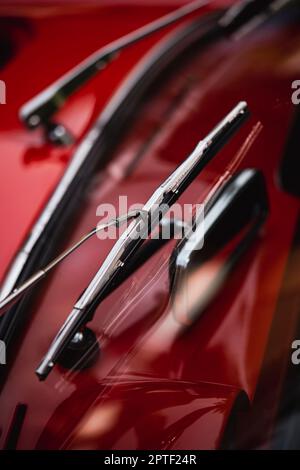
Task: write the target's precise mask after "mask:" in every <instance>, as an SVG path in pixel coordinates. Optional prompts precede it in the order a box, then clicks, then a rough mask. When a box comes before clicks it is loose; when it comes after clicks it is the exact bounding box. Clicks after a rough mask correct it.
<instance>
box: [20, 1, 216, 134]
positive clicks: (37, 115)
mask: <svg viewBox="0 0 300 470" xmlns="http://www.w3.org/2000/svg"><path fill="white" fill-rule="evenodd" d="M210 2H211V0H195V1H193V2H191V3H189V4H187V5H184V6H183V7H181V8H178V9H177V10H175V11H174V12H171V13H169V14H167V15H164V16H163V17H161V18H159V19H157V20H155V21H152V22H151V23H149V24H147V25H145V26H142V27H141V28H139V29H137V30H135V31H133V32H132V33H129V34H126V35H125V36H123V37H121V38H120V39H117V40H116V41H113V42H112V43H110V44H108V45H107V46H104V47H103V48H101V49H100V50H99V51H97V52H95V53H94V54H92V55H91V56H89V57H88V58H87V59H85V60H84V61H83V62H81V63H80V64H79V65H77V66H76V67H74V68H73V69H72V70H70V72H68V73H66V74H65V75H63V76H62V77H61V78H60V79H58V80H57V81H56V82H54V83H53V84H52V85H50V86H49V87H47V88H46V89H45V90H43V91H42V92H41V93H39V94H38V95H36V96H35V97H34V98H32V99H31V100H30V101H28V103H26V104H24V105H23V106H22V108H21V110H20V117H21V119H22V121H23V122H24V123H25V124H26V125H27V127H28V128H30V129H34V128H36V127H38V126H39V125H41V124H43V125H45V126H48V125H49V124H50V122H49V121H50V119H51V117H52V115H53V114H54V113H55V112H56V111H58V110H59V109H60V108H61V107H62V106H63V104H64V102H65V101H66V100H67V99H68V97H69V96H70V95H71V94H72V93H74V92H75V91H76V90H78V89H79V88H80V87H81V86H82V85H83V84H84V83H86V82H87V81H88V80H89V79H90V78H91V77H93V76H94V75H95V74H96V73H98V72H99V71H100V70H102V69H104V68H105V67H106V66H107V65H108V64H109V62H111V61H112V60H113V59H114V58H115V57H116V55H117V54H118V53H119V52H121V51H122V50H123V49H125V48H127V47H129V46H131V45H132V44H134V43H136V42H138V41H141V40H142V39H144V38H146V37H147V36H150V35H151V34H153V33H155V32H157V31H160V30H162V29H163V28H166V27H167V26H170V25H171V24H173V23H175V22H177V21H179V20H180V19H182V18H184V17H186V16H188V15H189V14H191V13H193V12H195V11H197V10H199V9H201V8H203V7H204V6H206V5H207V4H209V3H210Z"/></svg>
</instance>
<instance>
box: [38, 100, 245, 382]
mask: <svg viewBox="0 0 300 470" xmlns="http://www.w3.org/2000/svg"><path fill="white" fill-rule="evenodd" d="M248 114H249V113H248V107H247V104H246V103H245V102H241V103H239V104H238V105H237V106H236V107H235V108H234V109H233V110H232V111H231V112H230V113H229V114H228V115H227V116H226V117H225V118H224V119H223V120H222V121H221V122H220V123H219V124H218V125H217V127H215V128H214V129H213V130H212V132H211V133H210V134H209V135H208V136H207V137H206V138H205V139H204V140H201V141H200V142H199V144H198V145H197V146H196V148H195V150H194V151H193V152H192V153H191V155H190V156H189V157H188V158H187V159H186V160H185V161H184V162H183V163H182V164H181V165H180V166H179V167H178V168H177V169H176V170H175V171H174V172H173V173H172V174H171V175H170V176H169V177H168V178H167V179H166V180H165V181H164V182H163V183H162V184H161V185H160V186H159V187H158V188H157V189H156V190H155V191H154V193H153V194H152V196H151V197H150V198H149V200H148V201H147V202H146V204H145V205H144V206H143V208H142V209H141V210H140V211H139V216H138V217H137V218H136V219H135V220H134V221H133V222H131V224H130V225H129V227H128V228H127V229H126V230H125V231H124V233H123V234H122V235H121V236H120V238H119V240H118V241H117V242H116V243H115V245H114V247H113V248H112V250H111V251H110V253H109V254H108V256H107V258H106V259H105V261H104V263H103V264H102V266H101V267H100V269H99V270H98V272H97V273H96V275H95V276H94V278H93V279H92V281H91V282H90V284H89V285H88V287H87V288H86V289H85V291H84V292H83V294H82V295H81V296H80V298H79V299H78V301H77V302H76V303H75V305H74V307H73V310H72V312H71V313H70V315H69V316H68V318H67V320H66V321H65V323H64V324H63V326H62V327H61V329H60V330H59V332H58V334H57V336H56V337H55V339H54V341H53V342H52V344H51V346H50V348H49V350H48V352H47V354H46V355H45V357H44V359H43V360H42V362H41V364H40V365H39V367H38V368H37V370H36V374H37V375H38V377H39V379H40V380H44V379H45V378H46V377H47V376H48V374H49V373H50V371H51V370H52V368H53V367H54V365H55V363H56V362H57V361H58V359H59V357H60V356H61V354H62V352H63V351H64V349H65V348H66V347H67V346H68V344H69V343H70V341H71V340H72V339H73V338H74V337H75V336H76V334H78V333H79V332H80V331H82V329H83V328H84V327H85V325H86V323H87V322H88V321H91V319H92V318H93V314H94V312H95V310H96V308H97V307H98V305H99V303H100V302H101V300H102V299H103V298H105V296H106V295H107V292H110V291H111V287H112V285H113V284H114V281H115V280H116V279H117V278H118V275H120V274H121V273H122V269H123V268H124V267H126V264H127V262H128V261H129V260H130V259H131V257H132V256H133V255H134V254H135V253H136V252H137V250H138V249H139V248H140V247H141V245H142V244H143V242H144V241H145V240H146V239H147V237H148V236H149V234H150V233H151V232H153V230H154V229H155V228H156V227H157V225H158V224H159V221H160V220H161V218H162V217H163V216H164V215H165V214H166V213H167V212H168V210H169V209H170V207H171V206H172V205H173V204H174V203H175V202H176V201H177V200H178V198H179V197H180V196H181V195H182V193H183V192H184V191H185V189H186V188H187V187H188V186H189V185H190V184H191V183H192V182H193V181H194V180H195V178H196V177H197V176H198V175H199V173H200V172H201V170H202V169H203V168H204V167H205V166H206V165H207V164H208V162H209V161H210V160H211V159H212V158H213V157H214V156H215V155H216V154H217V152H218V151H219V149H220V148H222V147H223V146H224V145H225V143H226V142H227V141H228V140H229V139H230V137H231V136H232V135H233V134H234V133H235V132H236V131H237V129H238V128H239V127H240V126H241V124H242V123H243V122H244V121H245V119H246V118H247V117H248Z"/></svg>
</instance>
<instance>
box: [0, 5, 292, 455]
mask: <svg viewBox="0 0 300 470" xmlns="http://www.w3.org/2000/svg"><path fill="white" fill-rule="evenodd" d="M111 3H112V2H109V4H104V6H101V7H99V6H97V7H95V9H93V10H92V11H89V9H88V8H87V9H86V11H85V12H81V13H80V14H79V13H78V12H77V11H76V9H74V11H73V10H72V8H71V7H68V9H67V7H66V6H65V5H63V6H62V7H61V8H60V9H58V12H57V13H56V11H52V10H51V9H50V10H49V12H48V11H47V13H45V14H44V15H41V14H40V12H39V13H38V14H35V10H34V9H33V10H30V9H28V21H29V22H30V24H31V28H32V33H31V37H30V38H29V39H28V43H27V45H26V47H25V46H24V48H23V49H22V50H21V51H20V52H19V54H18V55H17V56H16V57H15V58H14V59H13V60H12V61H11V62H10V64H9V65H8V66H7V67H6V68H5V69H4V70H3V72H2V73H1V78H2V79H4V80H5V81H6V82H7V86H8V104H7V105H6V107H0V113H1V127H0V148H1V159H0V177H1V185H0V201H1V206H0V210H1V220H3V221H5V224H3V225H2V227H1V228H2V230H1V240H0V246H1V253H0V254H1V259H0V269H1V275H2V276H3V274H4V272H5V269H6V268H7V266H8V263H9V261H10V260H11V259H12V258H13V256H14V253H15V252H16V250H17V248H18V247H19V246H20V244H21V242H22V240H23V238H24V236H25V235H26V233H28V230H29V229H30V227H31V226H32V224H33V222H34V220H35V218H36V217H37V215H38V214H39V212H40V210H41V208H42V207H43V204H44V203H45V202H46V201H47V199H48V197H49V194H50V193H51V191H52V190H53V188H54V187H55V184H56V183H57V181H58V179H59V178H60V176H61V175H62V174H63V171H64V169H65V167H66V164H67V162H68V161H69V159H70V158H71V155H72V152H73V150H74V148H75V146H74V148H72V149H71V148H70V149H53V148H52V147H51V146H50V145H46V144H44V143H43V140H42V136H41V135H40V134H39V133H38V132H36V133H29V132H28V131H26V130H25V129H24V128H23V127H22V125H21V124H20V123H19V121H18V118H17V110H18V108H19V106H20V105H21V104H23V102H24V101H26V100H28V99H29V98H30V97H31V96H32V95H34V94H35V93H36V92H38V91H40V90H41V89H42V88H43V87H45V86H46V85H48V84H49V83H51V82H52V81H53V80H54V79H56V78H57V77H58V76H60V75H61V74H62V73H64V72H65V71H67V70H68V69H69V68H70V67H72V66H74V65H75V64H76V63H77V62H79V61H80V60H81V59H83V58H84V57H85V56H86V55H88V54H89V53H91V52H93V51H94V50H96V49H97V48H99V47H101V46H102V45H104V44H106V43H107V42H109V41H111V40H112V39H114V38H116V37H118V36H120V35H121V34H124V33H126V32H127V31H130V30H132V29H134V28H136V27H138V26H140V25H142V24H145V23H146V22H148V21H150V20H152V19H154V18H155V17H157V16H159V15H161V14H163V13H165V12H166V11H167V9H166V8H164V7H162V6H157V5H156V4H155V3H154V4H153V3H151V2H150V3H149V6H147V7H146V6H144V5H141V2H139V4H140V5H139V7H137V5H136V3H135V2H132V3H130V4H128V5H127V4H124V7H122V8H121V7H120V8H118V9H117V10H116V9H115V8H114V6H110V4H111ZM1 8H2V7H1ZM1 8H0V12H1ZM64 9H65V10H64ZM45 11H46V10H45ZM133 12H135V13H134V14H133ZM99 28H100V30H101V34H99ZM162 36H163V34H162V33H161V34H159V35H156V36H155V38H151V39H148V40H147V41H145V42H143V43H142V44H139V45H136V46H134V47H133V48H132V49H129V50H128V51H126V52H124V54H122V56H121V57H120V59H118V60H117V61H116V62H114V63H113V64H112V65H111V66H110V67H109V68H108V69H107V70H105V72H104V73H103V74H101V76H100V75H99V76H98V77H97V78H95V79H93V80H92V81H91V82H90V83H89V84H88V85H87V86H85V87H84V88H83V89H82V90H81V91H80V92H78V93H77V94H76V96H74V97H73V98H72V99H71V100H70V102H69V103H68V105H67V106H66V107H65V108H64V110H63V111H62V112H61V113H60V116H59V117H60V119H61V120H62V121H63V122H64V123H66V124H67V125H68V126H69V127H70V128H71V129H72V131H73V132H74V133H75V134H76V136H77V138H78V140H80V138H81V137H82V136H83V135H84V133H85V131H86V130H87V129H88V127H89V126H90V125H91V124H92V122H93V120H94V119H95V117H96V116H97V115H98V114H99V112H100V111H101V109H102V108H103V106H104V105H105V103H106V102H107V100H108V99H109V97H110V96H111V95H112V93H113V91H114V90H115V89H116V88H117V86H118V84H120V82H121V80H122V79H123V78H124V77H126V75H127V73H128V72H129V71H130V70H131V68H132V66H133V65H134V64H136V63H137V61H138V60H139V59H140V58H142V57H143V55H144V54H145V52H146V51H147V50H149V48H150V47H151V46H152V45H153V44H154V43H155V42H156V41H157V40H158V39H159V38H161V37H162ZM78 37H80V40H78ZM250 38H251V39H249V38H247V37H246V38H245V39H244V40H243V41H242V43H235V42H229V41H224V42H220V43H217V44H215V45H214V46H212V47H211V48H210V49H209V50H207V51H206V52H204V53H196V54H195V55H194V57H193V58H192V59H191V60H190V61H189V63H188V64H187V65H186V66H185V67H184V68H183V69H180V71H178V73H176V75H174V76H171V77H170V78H169V80H168V81H167V82H166V83H162V85H161V87H160V88H158V89H157V93H156V95H155V96H154V97H152V98H151V100H150V101H149V102H147V103H146V104H145V107H144V108H143V110H142V113H141V114H140V115H139V116H138V117H137V120H136V122H135V124H134V125H133V126H131V127H130V129H128V133H127V136H126V138H125V139H124V140H123V141H122V142H120V145H119V146H118V148H117V150H116V152H115V153H114V154H113V155H111V163H110V165H109V166H108V168H107V169H106V170H105V171H104V172H103V174H101V175H99V178H97V180H96V184H95V186H94V187H93V190H92V191H91V192H90V194H89V198H88V200H87V203H86V207H85V208H84V211H82V212H81V214H79V216H78V219H77V222H76V226H75V227H73V228H72V237H69V239H66V240H65V244H66V246H69V245H70V244H72V242H75V241H76V240H77V239H78V238H79V237H80V236H81V235H82V234H83V233H85V232H87V231H88V230H89V229H90V227H92V226H94V225H95V223H97V222H98V221H99V219H98V218H97V216H96V208H97V206H98V205H99V204H101V203H112V204H116V202H117V200H118V196H119V195H127V196H128V200H129V203H130V204H131V203H132V204H133V203H143V202H145V201H146V200H147V197H148V196H149V195H150V194H151V193H152V191H153V189H154V188H155V187H156V186H158V185H159V184H160V182H161V181H163V179H164V178H165V177H166V176H167V175H168V174H169V173H170V172H171V171H172V170H173V169H174V168H175V167H176V166H177V165H178V164H179V163H180V162H181V161H182V160H183V159H184V158H185V156H186V155H187V154H188V153H189V152H190V151H191V150H192V149H193V147H194V146H195V145H196V143H197V142H198V141H199V139H200V138H201V137H203V136H205V135H206V134H207V132H208V131H209V130H210V129H211V128H212V127H213V126H214V125H215V124H216V123H217V122H218V121H219V120H220V119H221V118H222V117H223V116H224V115H225V114H226V113H227V112H228V111H229V110H230V109H231V108H232V107H233V106H234V105H235V104H236V103H237V102H238V101H240V100H246V101H247V102H248V105H249V108H250V110H251V118H250V119H249V120H248V121H247V123H246V124H245V125H244V126H243V128H242V130H241V131H240V132H239V133H238V135H237V136H235V137H234V138H233V139H232V141H231V142H230V144H228V145H227V146H226V147H225V148H224V149H223V150H222V151H221V152H220V153H219V154H218V156H217V158H215V159H214V160H213V162H211V164H210V165H209V166H208V167H207V169H205V171H204V172H203V173H202V174H201V176H200V177H199V178H197V180H196V181H195V182H194V183H193V185H192V186H191V187H190V188H189V190H188V191H187V192H186V194H185V195H184V197H182V199H181V200H180V202H188V203H201V202H203V200H204V199H205V197H206V196H207V194H208V193H209V191H210V190H211V189H212V188H213V186H214V184H215V183H216V182H217V181H218V180H219V178H220V177H221V176H222V175H223V174H224V171H225V170H226V169H227V168H228V167H229V166H230V165H231V164H232V162H233V161H234V160H235V159H237V158H238V156H239V155H242V158H241V159H239V158H238V161H239V162H240V163H239V164H238V166H237V168H236V169H243V168H259V169H261V170H262V171H263V173H264V175H265V178H266V183H267V189H268V194H269V198H270V216H269V218H268V221H267V224H266V226H265V228H264V230H263V232H262V234H261V236H260V238H259V239H258V240H257V242H256V243H255V244H254V245H253V246H252V247H251V249H250V250H249V251H248V253H247V254H246V256H244V258H243V259H242V261H241V262H240V264H239V267H238V270H236V272H235V273H234V274H233V275H232V277H231V279H230V280H229V282H228V283H227V285H226V287H225V290H224V291H222V295H220V296H219V297H218V298H217V299H216V300H215V302H214V303H213V304H212V305H211V307H210V308H209V310H208V311H207V312H206V313H205V315H204V316H203V317H202V318H201V319H200V321H199V322H198V323H197V324H196V325H195V326H194V328H193V329H192V330H191V331H190V332H189V333H188V334H185V335H178V333H180V330H181V327H180V325H179V324H178V323H177V322H176V321H175V319H174V317H173V315H172V309H171V306H170V304H169V282H168V259H169V257H170V253H171V250H172V246H173V244H172V243H170V245H168V246H167V247H166V248H164V250H163V251H162V252H160V253H159V254H158V255H156V256H155V257H154V258H153V259H151V261H149V262H148V263H147V264H146V265H145V266H144V267H143V268H141V269H140V270H139V271H138V272H137V273H136V274H135V275H134V276H133V277H132V278H130V279H129V280H128V281H127V282H126V283H124V284H123V285H122V286H121V287H119V288H118V290H117V291H116V292H114V293H113V294H112V295H111V296H110V297H109V298H108V299H106V300H105V301H104V302H103V303H102V304H101V305H100V306H99V308H98V310H97V313H96V315H95V318H94V320H93V322H92V323H91V327H92V328H93V330H94V331H95V332H96V333H97V336H98V337H99V341H100V344H101V347H102V355H101V358H100V360H99V361H98V363H97V364H96V365H95V366H94V367H93V368H91V369H89V370H87V371H85V372H77V373H74V372H73V373H71V372H68V371H65V370H63V369H62V368H60V367H56V368H55V369H54V371H53V372H52V374H51V375H50V377H49V378H48V380H47V381H46V382H45V383H40V382H38V380H37V378H36V377H35V375H34V370H35V368H36V366H37V365H38V363H39V362H40V359H41V358H42V356H43V355H44V353H45V352H46V350H47V348H48V346H49V344H50V342H51V340H52V339H53V337H54V336H55V334H56V332H57V330H58V328H59V327H60V326H61V324H62V323H63V321H64V320H65V318H66V316H67V314H68V313H69V312H70V310H71V308H72V304H73V303H74V301H75V300H76V299H77V298H78V295H79V293H81V292H82V290H83V289H84V287H85V286H86V285H87V283H88V282H89V281H90V279H91V277H92V276H93V275H94V273H95V272H96V270H97V269H98V267H99V266H100V264H101V262H102V261H103V260H104V259H105V257H106V255H107V253H108V251H109V249H110V248H111V247H112V245H113V241H112V240H105V241H99V240H98V239H97V238H95V239H94V240H91V241H90V242H88V243H87V244H86V245H85V246H84V247H82V248H81V249H80V250H79V251H78V252H77V253H75V254H74V255H72V257H70V258H69V259H68V260H66V261H65V262H64V263H63V264H62V265H61V266H60V267H59V268H58V269H56V271H55V273H54V274H53V275H52V276H51V277H50V278H49V280H47V282H46V283H45V285H44V288H43V292H42V295H40V297H39V300H38V301H37V302H36V304H35V305H34V307H33V311H32V321H31V323H30V324H29V325H28V327H27V328H26V331H24V335H23V339H22V342H21V344H20V346H19V349H18V351H17V353H16V359H15V361H14V364H13V366H12V367H11V369H10V373H9V377H8V379H7V381H6V384H5V386H4V388H3V390H2V392H1V399H0V400H1V403H0V406H1V413H0V417H1V418H0V429H1V430H2V434H1V435H0V443H1V445H2V446H3V444H4V441H5V438H6V435H7V431H8V429H9V425H10V422H11V419H12V416H13V413H14V409H15V407H16V405H17V404H18V403H20V402H22V403H26V404H27V405H28V413H27V415H26V419H25V422H24V426H23V429H22V431H21V434H20V438H19V443H18V448H20V449H31V448H76V449H77V448H87V449H91V448H125V449H128V448H163V449H165V448H173V449H179V448H183V449H186V448H193V449H196V448H216V447H218V445H219V444H220V441H221V438H222V435H223V431H224V428H225V425H226V420H227V418H228V416H229V414H230V411H231V408H232V406H233V403H234V401H235V399H236V398H237V396H238V394H239V392H240V391H243V392H245V393H246V395H247V396H248V398H249V400H250V402H251V401H252V399H253V396H254V393H255V390H256V386H257V381H258V378H259V374H260V371H261V366H262V361H263V358H264V354H265V350H266V345H267V341H268V335H269V330H270V326H271V324H272V319H273V315H274V311H275V307H276V302H277V300H278V293H279V289H280V285H281V282H282V276H283V273H284V268H285V263H286V259H287V255H288V252H289V249H290V245H291V240H292V237H293V233H294V229H295V222H296V218H297V215H298V210H299V203H298V202H297V201H296V200H295V199H293V198H292V197H290V196H288V195H286V194H284V193H283V192H282V191H281V190H280V188H279V187H278V184H277V181H276V174H277V169H278V165H279V162H280V159H281V156H282V151H283V148H284V144H285V140H286V135H287V131H288V128H289V124H290V121H291V116H292V111H293V107H292V104H291V99H290V94H291V91H290V84H291V81H292V80H294V79H296V78H297V76H296V75H297V70H296V69H295V68H293V64H294V61H293V58H294V54H296V49H297V44H299V40H300V36H299V32H297V31H296V30H290V29H289V28H279V27H274V28H267V29H266V30H265V32H264V33H263V34H261V35H254V36H250ZM33 58H34V60H33ZM29 63H30V64H31V66H30V67H29V66H28V64H29ZM188 77H189V78H188ZM191 77H192V78H191ZM187 80H188V82H189V83H190V85H189V86H188V87H187ZM182 89H186V91H185V94H184V95H183V97H182V99H181V100H180V101H179V103H178V104H177V106H176V107H175V109H174V111H173V112H172V113H171V114H170V115H168V119H167V122H166V121H165V120H164V116H165V114H164V113H165V111H166V108H168V107H169V106H170V105H171V103H172V102H173V101H174V99H176V97H177V95H178V93H180V90H182ZM157 127H158V128H160V130H157ZM154 130H156V136H155V138H154V139H153V140H152V142H151V145H149V148H148V149H147V151H146V153H145V154H144V156H143V158H142V159H141V160H140V161H139V163H138V164H137V165H136V166H135V167H134V170H133V171H132V172H131V173H130V174H129V175H127V176H124V172H123V170H124V168H125V169H126V166H127V164H128V162H130V161H132V159H134V156H135V155H136V153H137V151H138V149H139V148H140V147H141V145H142V144H143V142H144V141H145V139H147V137H149V136H151V135H152V133H153V131H154ZM251 136H252V137H251ZM248 138H250V139H251V138H253V139H252V140H251V145H247V139H248ZM122 169H123V170H122ZM125 173H126V172H125ZM103 179H104V180H105V184H103ZM275 254H276V255H275ZM282 348H284V345H282ZM275 406H276V404H274V407H275Z"/></svg>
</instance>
